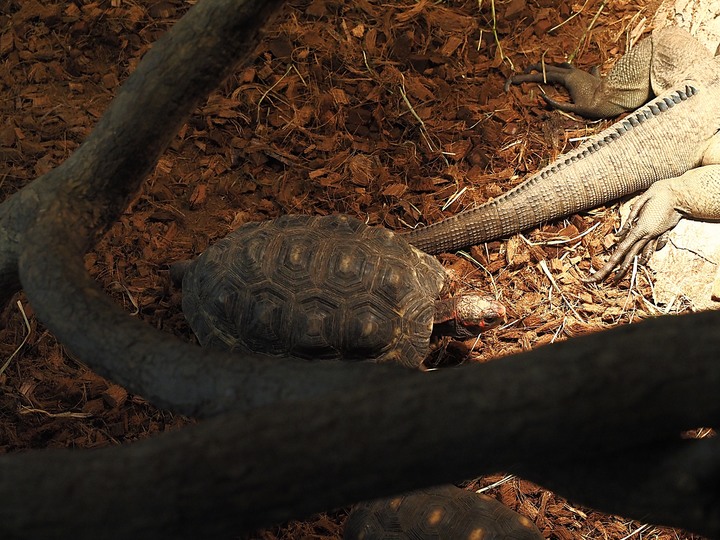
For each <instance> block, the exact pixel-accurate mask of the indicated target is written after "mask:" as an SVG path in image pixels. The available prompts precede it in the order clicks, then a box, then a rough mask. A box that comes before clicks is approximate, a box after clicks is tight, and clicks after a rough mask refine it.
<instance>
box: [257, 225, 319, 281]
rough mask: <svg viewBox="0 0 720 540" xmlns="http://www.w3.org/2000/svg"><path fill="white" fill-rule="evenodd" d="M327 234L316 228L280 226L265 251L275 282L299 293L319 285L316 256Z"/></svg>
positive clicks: (268, 269)
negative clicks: (281, 227)
mask: <svg viewBox="0 0 720 540" xmlns="http://www.w3.org/2000/svg"><path fill="white" fill-rule="evenodd" d="M325 236H326V235H323V233H322V231H320V230H316V229H312V228H303V229H290V230H282V229H279V230H278V234H276V235H275V237H274V238H272V239H271V243H270V245H269V246H268V247H267V249H266V250H265V254H266V261H265V263H266V264H268V263H269V264H268V266H267V273H268V275H269V277H270V278H271V279H272V281H273V282H274V283H282V284H283V286H284V287H286V288H291V289H293V290H295V291H298V292H299V291H303V290H305V289H307V288H309V287H313V286H317V275H316V268H317V262H316V260H315V258H316V255H317V253H318V246H319V245H320V244H321V243H322V241H323V239H324V237H325Z"/></svg>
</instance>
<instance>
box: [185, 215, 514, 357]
mask: <svg viewBox="0 0 720 540" xmlns="http://www.w3.org/2000/svg"><path fill="white" fill-rule="evenodd" d="M171 275H172V276H173V279H174V280H176V281H178V280H180V279H181V280H182V289H183V300H182V307H183V312H184V313H185V317H186V318H187V320H188V322H189V324H190V327H191V328H192V330H193V331H194V332H195V335H196V336H197V338H198V340H199V342H200V344H201V345H203V346H211V347H220V348H224V349H230V350H252V351H256V352H262V353H266V354H269V355H274V356H290V357H298V358H308V359H343V360H364V359H370V360H375V361H379V362H380V361H395V362H398V363H400V364H402V365H404V366H409V367H418V366H420V364H421V363H422V361H423V359H424V358H425V357H426V356H427V353H428V350H429V344H430V337H431V334H432V332H433V324H434V323H437V327H436V331H438V332H442V333H445V334H447V335H454V336H457V337H462V338H465V339H467V338H469V337H472V336H476V335H478V334H479V333H480V332H481V331H483V330H486V329H488V328H491V327H493V326H495V325H497V324H498V323H500V322H501V321H502V320H504V318H505V308H504V307H503V306H502V304H499V303H498V302H497V301H495V300H493V299H489V298H484V297H481V296H479V295H458V296H454V297H449V296H447V295H446V293H445V291H446V286H447V283H448V280H449V278H448V274H447V273H446V272H445V270H444V269H443V267H442V265H441V264H440V263H439V262H438V261H437V260H436V259H435V258H433V257H431V256H430V255H427V254H425V253H423V252H421V251H419V250H417V249H416V248H414V247H412V246H411V245H410V244H408V243H407V242H406V241H405V240H402V239H401V238H400V237H398V236H396V235H395V234H394V233H392V232H391V231H389V230H387V229H383V228H381V227H370V226H367V225H365V224H364V223H362V222H361V221H359V220H357V219H354V218H352V217H349V216H343V215H332V216H324V217H311V216H302V215H288V216H283V217H280V218H278V219H275V220H271V221H264V222H259V223H248V224H245V225H243V226H241V227H240V228H238V229H237V230H236V231H234V232H232V233H231V234H229V235H228V236H227V237H225V238H224V239H222V240H220V241H218V242H217V243H215V244H214V245H212V246H210V247H209V248H208V249H207V250H206V251H205V252H204V253H203V254H202V255H200V256H199V257H198V258H197V259H195V260H194V261H191V262H181V263H176V264H175V265H173V266H172V267H171Z"/></svg>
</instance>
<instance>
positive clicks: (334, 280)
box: [317, 238, 379, 296]
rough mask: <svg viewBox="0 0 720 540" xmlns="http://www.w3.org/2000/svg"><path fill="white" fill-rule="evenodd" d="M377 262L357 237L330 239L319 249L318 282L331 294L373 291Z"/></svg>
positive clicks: (375, 257) (345, 294)
mask: <svg viewBox="0 0 720 540" xmlns="http://www.w3.org/2000/svg"><path fill="white" fill-rule="evenodd" d="M377 259H379V257H378V256H376V255H374V254H373V253H370V252H369V251H368V249H367V248H366V247H365V246H364V245H363V244H362V243H360V242H359V241H358V239H357V238H342V239H341V240H340V241H337V240H336V239H335V238H328V239H326V241H325V242H323V244H322V245H321V246H319V250H318V259H317V262H318V266H317V270H318V280H319V282H321V283H323V284H324V285H325V287H326V288H327V290H328V291H329V293H330V294H340V295H344V296H347V295H350V294H361V291H367V290H370V286H371V285H372V281H373V277H374V276H373V272H374V271H375V268H377V266H378V265H377Z"/></svg>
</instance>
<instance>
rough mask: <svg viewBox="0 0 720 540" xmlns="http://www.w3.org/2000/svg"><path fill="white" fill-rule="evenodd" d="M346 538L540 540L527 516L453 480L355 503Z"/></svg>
mask: <svg viewBox="0 0 720 540" xmlns="http://www.w3.org/2000/svg"><path fill="white" fill-rule="evenodd" d="M343 538H344V540H431V539H442V540H445V539H447V540H543V536H542V534H540V531H539V530H538V528H537V527H536V526H535V524H534V523H533V522H532V521H530V519H528V518H527V517H525V516H522V515H520V514H518V513H517V512H514V511H513V510H511V509H510V508H508V507H507V506H505V505H504V504H502V503H500V502H498V501H496V500H495V499H493V498H492V497H488V496H487V495H482V494H479V493H474V492H472V491H467V490H464V489H460V488H458V487H456V486H453V485H447V486H439V487H435V488H429V489H422V490H418V491H413V492H411V493H407V494H404V495H398V496H397V497H391V498H388V499H379V500H376V501H370V502H365V503H360V504H358V505H356V506H355V507H354V508H353V510H352V512H351V513H350V515H349V516H348V518H347V521H346V522H345V531H344V535H343Z"/></svg>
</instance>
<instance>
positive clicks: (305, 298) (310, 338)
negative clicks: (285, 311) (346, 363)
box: [290, 289, 342, 359]
mask: <svg viewBox="0 0 720 540" xmlns="http://www.w3.org/2000/svg"><path fill="white" fill-rule="evenodd" d="M339 314H340V303H339V302H338V299H336V298H331V297H329V296H328V295H327V294H325V291H323V290H319V289H312V290H309V291H306V292H305V293H303V294H298V295H296V297H295V315H294V322H293V327H292V329H291V331H292V337H291V338H290V339H291V342H292V345H291V348H290V353H291V354H292V355H293V356H297V357H299V358H308V359H313V358H323V359H334V358H340V357H341V350H342V342H341V332H340V323H341V320H340V319H341V318H340V315H339Z"/></svg>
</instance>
